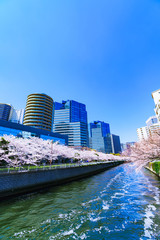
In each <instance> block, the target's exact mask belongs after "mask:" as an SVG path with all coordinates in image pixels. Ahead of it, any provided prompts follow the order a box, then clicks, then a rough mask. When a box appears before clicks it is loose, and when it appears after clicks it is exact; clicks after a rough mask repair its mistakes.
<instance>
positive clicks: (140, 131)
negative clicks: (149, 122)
mask: <svg viewBox="0 0 160 240" xmlns="http://www.w3.org/2000/svg"><path fill="white" fill-rule="evenodd" d="M137 135H138V140H139V141H142V140H146V139H147V138H148V137H149V135H150V133H149V127H148V126H145V127H141V128H137Z"/></svg>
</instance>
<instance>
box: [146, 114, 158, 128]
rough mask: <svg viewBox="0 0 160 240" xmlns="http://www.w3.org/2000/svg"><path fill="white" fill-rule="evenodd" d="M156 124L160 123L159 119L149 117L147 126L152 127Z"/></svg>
mask: <svg viewBox="0 0 160 240" xmlns="http://www.w3.org/2000/svg"><path fill="white" fill-rule="evenodd" d="M155 123H158V119H157V117H156V116H152V117H149V118H148V119H147V121H146V124H147V126H148V127H150V126H151V125H153V124H155Z"/></svg>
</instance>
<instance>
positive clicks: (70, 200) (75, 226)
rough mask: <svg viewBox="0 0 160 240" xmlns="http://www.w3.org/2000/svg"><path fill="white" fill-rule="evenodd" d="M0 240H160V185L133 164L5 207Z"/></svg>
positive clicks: (149, 174) (153, 177) (22, 199)
mask: <svg viewBox="0 0 160 240" xmlns="http://www.w3.org/2000/svg"><path fill="white" fill-rule="evenodd" d="M0 214H1V219H0V220H1V221H0V239H7V240H8V239H38V240H39V239H43V240H45V239H50V240H51V239H56V240H57V239H91V240H92V239H93V240H94V239H95V240H98V239H109V240H121V239H122V240H124V239H129V240H132V239H133V240H136V239H140V240H143V239H144V240H147V239H152V240H154V239H156V240H157V239H160V181H159V180H158V178H157V177H156V176H154V175H152V174H151V173H150V172H148V171H147V170H143V171H141V172H139V173H136V172H135V169H134V168H133V167H131V166H129V165H128V164H123V165H121V166H118V167H115V168H112V169H110V170H108V171H105V172H103V173H101V174H98V175H95V176H93V177H90V178H86V179H83V180H79V181H77V182H72V183H68V184H66V185H63V186H59V187H54V188H52V189H50V190H48V191H46V192H43V193H38V194H34V195H27V196H25V197H20V198H18V199H14V200H9V201H7V202H2V203H1V204H0Z"/></svg>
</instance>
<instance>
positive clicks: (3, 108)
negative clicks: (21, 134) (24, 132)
mask: <svg viewBox="0 0 160 240" xmlns="http://www.w3.org/2000/svg"><path fill="white" fill-rule="evenodd" d="M10 111H11V106H10V105H9V104H3V103H0V120H5V121H8V120H9V115H10Z"/></svg>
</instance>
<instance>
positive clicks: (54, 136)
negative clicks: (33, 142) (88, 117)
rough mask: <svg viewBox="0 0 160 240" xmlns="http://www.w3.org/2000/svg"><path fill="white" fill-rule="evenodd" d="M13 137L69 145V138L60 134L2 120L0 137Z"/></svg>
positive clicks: (0, 122) (0, 121)
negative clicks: (33, 138) (36, 138)
mask: <svg viewBox="0 0 160 240" xmlns="http://www.w3.org/2000/svg"><path fill="white" fill-rule="evenodd" d="M3 135H13V136H16V137H23V138H28V137H39V138H42V139H44V140H48V139H50V140H53V141H54V142H57V141H58V142H59V143H60V144H66V145H67V144H68V137H67V136H66V135H61V134H58V133H53V132H49V131H46V130H42V129H37V128H33V127H29V126H25V125H22V124H18V123H12V122H8V121H4V120H0V136H3Z"/></svg>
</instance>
